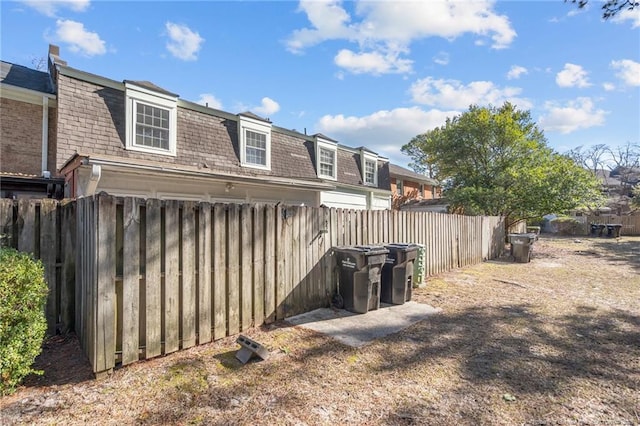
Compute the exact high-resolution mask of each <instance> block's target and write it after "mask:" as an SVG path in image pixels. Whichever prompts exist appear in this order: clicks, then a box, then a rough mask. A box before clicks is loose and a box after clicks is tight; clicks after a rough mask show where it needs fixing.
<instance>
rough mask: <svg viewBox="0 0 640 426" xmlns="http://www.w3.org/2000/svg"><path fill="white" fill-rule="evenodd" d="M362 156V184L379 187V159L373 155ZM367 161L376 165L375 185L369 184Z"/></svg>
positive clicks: (374, 172) (374, 173) (364, 154)
mask: <svg viewBox="0 0 640 426" xmlns="http://www.w3.org/2000/svg"><path fill="white" fill-rule="evenodd" d="M361 156H362V183H363V184H364V185H366V186H375V187H377V186H378V157H377V156H375V155H372V154H367V153H366V152H363V153H362V154H361ZM367 161H371V162H372V163H373V165H374V171H373V183H370V182H367V174H366V168H365V166H366V164H367Z"/></svg>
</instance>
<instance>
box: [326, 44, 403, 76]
mask: <svg viewBox="0 0 640 426" xmlns="http://www.w3.org/2000/svg"><path fill="white" fill-rule="evenodd" d="M334 62H335V64H336V65H338V66H339V67H341V68H344V69H346V70H348V71H350V72H352V73H353V74H363V73H370V74H373V75H380V74H390V73H398V74H403V73H407V72H410V71H411V64H412V63H413V61H411V60H409V59H400V58H399V57H398V55H397V54H396V53H389V54H386V55H385V54H383V53H381V52H363V53H354V52H352V51H351V50H348V49H342V50H341V51H340V52H338V54H337V55H336V57H335V58H334Z"/></svg>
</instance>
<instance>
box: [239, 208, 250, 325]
mask: <svg viewBox="0 0 640 426" xmlns="http://www.w3.org/2000/svg"><path fill="white" fill-rule="evenodd" d="M252 221H253V214H252V212H251V205H250V204H243V205H242V207H241V210H240V235H239V237H240V242H241V245H240V258H239V261H240V265H241V269H240V282H241V287H240V326H241V327H240V329H241V331H244V330H247V329H249V328H250V327H251V325H252V324H253V273H252V272H253V271H252V270H253V244H252V239H253V227H252V223H251V222H252Z"/></svg>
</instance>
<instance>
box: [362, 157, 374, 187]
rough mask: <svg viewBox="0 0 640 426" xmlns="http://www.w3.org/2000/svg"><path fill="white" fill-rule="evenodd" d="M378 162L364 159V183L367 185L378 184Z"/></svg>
mask: <svg viewBox="0 0 640 426" xmlns="http://www.w3.org/2000/svg"><path fill="white" fill-rule="evenodd" d="M376 171H377V170H376V162H375V161H373V160H364V183H365V184H367V185H375V184H376Z"/></svg>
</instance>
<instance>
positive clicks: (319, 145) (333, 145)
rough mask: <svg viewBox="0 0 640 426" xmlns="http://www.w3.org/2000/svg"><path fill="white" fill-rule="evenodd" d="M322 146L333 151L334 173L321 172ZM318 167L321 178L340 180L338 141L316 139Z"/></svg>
mask: <svg viewBox="0 0 640 426" xmlns="http://www.w3.org/2000/svg"><path fill="white" fill-rule="evenodd" d="M320 148H322V149H326V150H327V151H332V152H333V175H325V174H322V173H321V172H320ZM316 168H317V170H318V177H319V178H320V179H330V180H338V145H337V144H336V143H334V142H329V141H325V140H322V139H319V138H318V139H316Z"/></svg>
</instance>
